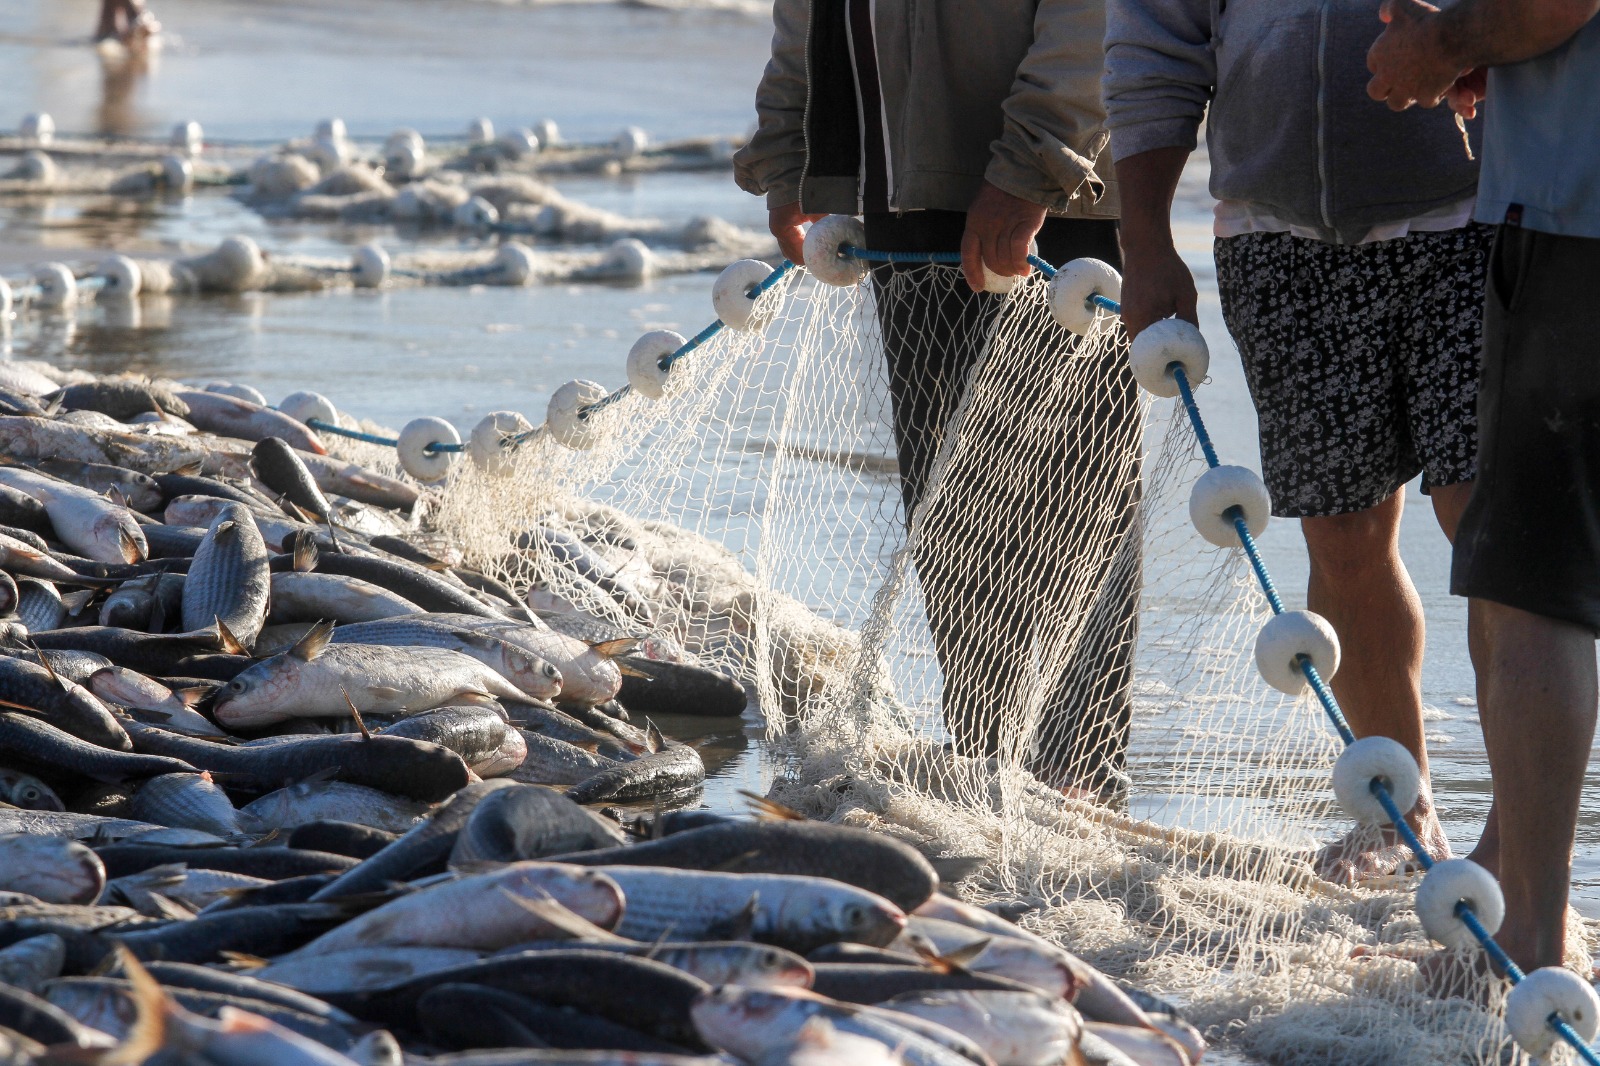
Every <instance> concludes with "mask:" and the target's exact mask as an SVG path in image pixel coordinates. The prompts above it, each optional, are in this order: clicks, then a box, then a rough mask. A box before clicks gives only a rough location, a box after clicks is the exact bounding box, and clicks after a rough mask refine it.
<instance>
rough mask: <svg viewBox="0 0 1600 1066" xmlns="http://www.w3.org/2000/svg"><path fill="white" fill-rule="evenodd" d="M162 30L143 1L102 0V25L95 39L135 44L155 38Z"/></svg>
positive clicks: (97, 29)
mask: <svg viewBox="0 0 1600 1066" xmlns="http://www.w3.org/2000/svg"><path fill="white" fill-rule="evenodd" d="M160 29H161V23H159V22H157V21H156V17H155V15H153V14H151V12H150V9H149V8H147V7H145V6H144V3H143V0H100V25H99V26H98V27H97V28H96V29H95V31H94V39H95V41H97V42H99V41H120V42H122V43H123V44H133V43H135V42H137V41H143V40H146V39H148V38H150V37H154V36H155V35H156V33H157V32H159V31H160Z"/></svg>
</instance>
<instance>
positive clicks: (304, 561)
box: [294, 537, 318, 574]
mask: <svg viewBox="0 0 1600 1066" xmlns="http://www.w3.org/2000/svg"><path fill="white" fill-rule="evenodd" d="M317 554H318V552H317V542H316V541H314V540H312V539H311V538H310V537H300V538H298V539H297V540H296V541H295V542H294V572H295V573H297V574H309V573H311V571H313V570H315V569H316V568H317Z"/></svg>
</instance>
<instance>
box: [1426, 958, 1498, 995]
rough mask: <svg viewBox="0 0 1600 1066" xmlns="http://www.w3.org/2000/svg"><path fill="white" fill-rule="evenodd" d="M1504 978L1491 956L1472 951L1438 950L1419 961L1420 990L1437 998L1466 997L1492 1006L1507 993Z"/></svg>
mask: <svg viewBox="0 0 1600 1066" xmlns="http://www.w3.org/2000/svg"><path fill="white" fill-rule="evenodd" d="M1503 985H1504V981H1503V980H1502V979H1501V978H1500V977H1499V976H1497V975H1496V974H1495V972H1494V969H1493V967H1492V966H1491V965H1490V963H1489V956H1487V955H1485V954H1484V953H1483V952H1481V951H1478V950H1476V949H1474V950H1472V951H1434V952H1433V953H1432V954H1431V955H1427V956H1424V957H1423V958H1422V960H1421V961H1419V962H1418V963H1417V991H1419V992H1422V993H1423V994H1424V995H1428V996H1432V997H1433V998H1434V999H1464V1000H1467V1001H1468V1002H1471V1003H1476V1004H1479V1005H1480V1006H1489V1005H1490V1004H1491V1003H1492V1002H1493V1001H1494V998H1495V996H1496V995H1500V994H1503V992H1504V989H1503V987H1502V986H1503Z"/></svg>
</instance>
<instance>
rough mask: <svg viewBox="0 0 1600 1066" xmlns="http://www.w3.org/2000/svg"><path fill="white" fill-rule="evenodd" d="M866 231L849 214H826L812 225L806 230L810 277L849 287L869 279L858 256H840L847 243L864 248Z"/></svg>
mask: <svg viewBox="0 0 1600 1066" xmlns="http://www.w3.org/2000/svg"><path fill="white" fill-rule="evenodd" d="M866 243H867V229H866V227H865V226H863V225H862V224H861V220H860V219H859V218H852V217H850V216H849V215H827V216H825V217H823V218H820V219H818V220H817V221H816V222H813V223H812V224H811V228H810V229H809V230H807V231H806V243H805V257H806V269H807V270H809V271H811V276H812V277H814V278H816V279H817V280H818V281H820V282H822V283H823V284H825V285H837V286H840V287H841V288H846V287H849V286H851V285H855V284H857V283H858V282H860V281H861V279H862V278H864V277H866V276H867V269H868V267H867V262H866V260H864V259H857V258H856V257H855V256H845V255H842V254H840V251H839V250H840V249H841V248H843V247H844V246H845V245H847V244H853V245H855V246H856V247H858V248H860V247H864V246H865V245H866Z"/></svg>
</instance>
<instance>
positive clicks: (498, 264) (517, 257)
mask: <svg viewBox="0 0 1600 1066" xmlns="http://www.w3.org/2000/svg"><path fill="white" fill-rule="evenodd" d="M631 243H632V244H638V243H639V242H637V241H633V242H631ZM618 244H619V245H620V244H622V242H620V241H619V242H618ZM641 247H642V245H641ZM608 254H609V255H611V256H612V257H613V258H616V259H618V260H619V266H618V270H619V273H623V272H626V271H627V270H628V269H631V260H628V259H627V256H630V255H631V256H635V257H637V256H640V255H643V256H646V257H647V256H648V254H649V252H648V249H645V250H644V251H643V252H639V251H637V250H635V249H633V248H631V247H628V248H617V247H613V249H611V251H610V252H608ZM278 261H279V262H282V263H283V264H285V265H286V266H289V267H292V268H298V269H303V270H308V271H311V272H313V273H318V274H328V275H337V276H342V277H346V278H348V279H349V281H350V283H351V285H353V286H354V287H355V288H358V289H375V288H378V287H379V286H381V285H382V284H383V283H384V282H385V281H387V280H389V278H390V277H391V276H395V274H396V272H395V270H394V267H393V264H392V263H391V262H390V259H389V253H388V252H386V251H384V249H383V247H382V246H381V245H379V244H363V245H361V246H360V247H359V248H357V249H355V251H354V252H353V253H352V254H351V257H350V263H349V265H347V266H334V265H329V264H315V265H311V264H307V263H302V262H299V261H296V260H294V259H280V260H278ZM176 265H178V266H180V267H183V268H186V269H188V270H190V271H191V272H193V273H195V274H197V275H198V276H200V277H203V278H204V279H206V281H205V284H204V285H203V286H202V287H203V288H211V289H217V290H222V291H239V290H241V289H243V288H245V287H247V286H248V284H249V282H250V280H251V279H253V278H259V277H261V276H262V275H263V274H264V273H265V271H266V268H267V265H268V259H267V256H266V255H265V254H264V253H263V252H262V251H261V249H260V247H259V246H258V245H257V244H256V242H255V241H253V240H251V239H250V238H249V237H227V238H225V239H223V241H222V242H221V243H220V244H218V246H217V247H216V248H215V249H213V250H212V251H210V252H207V253H204V254H203V255H199V256H194V257H191V258H189V259H180V260H177V261H176ZM536 266H537V264H536V262H535V260H534V255H533V252H532V250H530V249H529V248H528V247H527V246H526V245H524V244H520V243H518V242H516V241H507V242H506V243H504V244H502V245H500V246H499V247H498V248H496V249H495V253H494V255H493V256H492V257H491V258H490V260H489V261H488V262H487V263H485V264H483V265H480V266H470V267H462V268H460V269H458V270H454V271H440V272H435V273H429V274H406V275H404V276H407V277H419V278H422V279H423V280H431V281H435V282H441V283H458V282H459V283H466V282H472V281H492V282H493V283H495V284H498V285H506V286H519V285H525V284H527V282H528V281H529V280H530V279H531V278H532V277H533V274H534V271H535V269H536ZM639 269H640V270H641V271H642V272H644V273H647V272H648V263H647V262H646V263H645V264H644V266H642V267H640V268H639ZM145 290H146V285H145V279H144V270H143V268H141V267H140V265H139V263H138V261H137V260H134V259H131V258H129V257H128V256H125V255H109V256H106V257H105V258H104V259H102V260H100V262H99V264H98V265H96V267H95V268H94V270H93V271H92V272H90V273H89V274H86V275H84V276H82V277H79V276H78V275H76V274H75V273H74V272H73V270H72V268H71V267H69V266H67V265H66V264H65V263H46V264H44V265H43V266H40V267H38V268H37V269H35V270H34V272H33V275H32V276H31V277H30V278H29V279H28V280H26V281H7V280H5V279H4V278H0V314H3V313H6V312H9V311H11V310H13V309H14V306H15V305H16V304H18V303H21V304H23V305H25V306H28V307H31V308H37V309H39V310H44V311H60V310H64V309H66V308H69V307H72V306H73V305H75V304H76V303H78V301H79V299H80V298H81V296H82V295H83V294H85V293H93V294H94V295H95V296H97V297H98V298H99V299H102V300H131V299H133V298H135V297H137V296H138V295H139V294H140V293H141V292H144V291H145Z"/></svg>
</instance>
